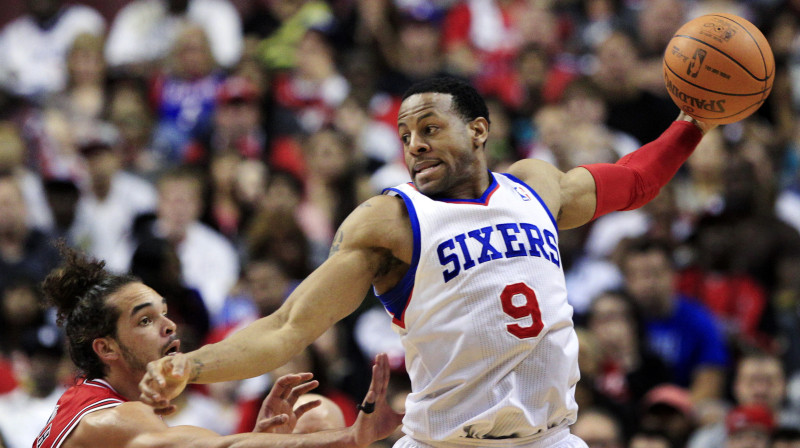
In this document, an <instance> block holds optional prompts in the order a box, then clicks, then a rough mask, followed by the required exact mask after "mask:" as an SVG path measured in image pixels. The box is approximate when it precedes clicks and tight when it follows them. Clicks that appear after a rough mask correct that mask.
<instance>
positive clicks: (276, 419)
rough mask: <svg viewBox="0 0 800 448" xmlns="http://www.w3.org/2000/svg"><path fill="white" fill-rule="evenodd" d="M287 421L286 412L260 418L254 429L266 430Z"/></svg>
mask: <svg viewBox="0 0 800 448" xmlns="http://www.w3.org/2000/svg"><path fill="white" fill-rule="evenodd" d="M287 421H289V416H288V415H286V414H278V415H275V416H272V417H270V418H265V419H261V420H259V421H258V422H257V423H256V431H258V432H260V431H266V430H267V429H269V428H272V427H273V426H279V425H282V424H284V423H286V422H287Z"/></svg>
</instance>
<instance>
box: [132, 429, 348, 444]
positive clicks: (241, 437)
mask: <svg viewBox="0 0 800 448" xmlns="http://www.w3.org/2000/svg"><path fill="white" fill-rule="evenodd" d="M187 446H191V447H193V448H273V447H274V448H356V447H359V445H358V444H357V443H356V437H355V435H354V432H353V429H352V427H350V428H342V429H335V430H331V431H322V432H316V433H312V434H264V433H244V434H235V435H230V436H220V435H216V434H214V433H213V432H211V431H206V430H204V429H202V428H197V427H193V426H177V427H173V428H169V429H168V430H166V431H161V432H158V433H148V434H142V435H140V436H138V437H136V438H135V439H133V440H132V441H130V442H129V443H128V444H126V448H145V447H147V448H184V447H187Z"/></svg>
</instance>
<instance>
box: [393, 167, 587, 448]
mask: <svg viewBox="0 0 800 448" xmlns="http://www.w3.org/2000/svg"><path fill="white" fill-rule="evenodd" d="M490 175H491V176H492V182H491V185H490V186H489V188H488V189H487V190H486V192H485V193H484V194H483V196H482V197H481V198H479V199H475V200H434V199H431V198H429V197H427V196H425V195H424V194H422V193H420V192H418V191H417V190H416V188H415V187H414V186H413V184H403V185H399V186H397V187H394V188H389V189H386V190H385V191H384V194H390V195H395V196H399V197H401V198H402V199H403V201H404V202H405V205H406V208H407V210H408V214H409V219H410V221H411V226H412V228H413V232H414V252H413V260H412V263H411V267H410V268H409V270H408V272H407V273H406V275H405V277H404V278H403V279H402V280H401V281H400V282H399V283H398V285H396V286H395V287H394V288H392V289H391V290H389V291H387V292H386V293H384V294H382V295H379V298H380V299H381V301H382V302H383V304H384V306H385V307H386V309H387V311H389V313H390V314H391V315H392V316H393V327H394V329H395V331H397V332H398V333H399V334H400V336H401V338H402V342H403V347H404V349H405V352H406V355H405V356H406V368H407V369H408V373H409V375H410V377H411V383H412V392H411V394H409V396H408V398H407V401H406V416H405V418H404V420H403V424H404V428H403V431H404V432H405V433H406V434H407V435H408V436H410V437H412V438H414V439H415V440H417V441H420V442H423V443H424V444H436V443H438V442H446V445H450V444H453V443H456V444H459V445H480V446H494V445H497V446H508V445H509V443H511V444H512V445H514V444H515V443H514V441H513V440H509V439H516V440H517V442H520V443H522V442H523V441H524V443H528V442H530V441H532V440H535V439H537V438H539V437H547V436H549V435H550V434H552V432H553V431H557V430H562V429H564V427H565V426H566V425H569V424H572V423H574V421H575V418H576V416H577V404H576V403H575V399H574V392H575V384H576V383H577V382H578V379H579V377H580V374H579V371H578V339H577V335H576V334H575V330H574V327H573V323H572V307H571V306H570V305H569V304H568V303H567V291H566V287H565V281H564V273H563V270H562V268H561V255H560V253H559V250H558V229H557V226H556V221H555V219H554V218H553V216H552V214H551V213H550V211H549V210H548V209H547V208H546V206H545V205H544V203H543V202H542V200H541V198H540V197H539V196H538V195H537V194H536V192H535V191H534V190H533V189H532V188H530V187H529V186H528V185H527V184H525V183H524V182H522V181H520V180H519V179H517V178H515V177H513V176H511V175H508V174H500V173H490ZM548 429H552V431H547V430H548ZM488 439H501V440H488Z"/></svg>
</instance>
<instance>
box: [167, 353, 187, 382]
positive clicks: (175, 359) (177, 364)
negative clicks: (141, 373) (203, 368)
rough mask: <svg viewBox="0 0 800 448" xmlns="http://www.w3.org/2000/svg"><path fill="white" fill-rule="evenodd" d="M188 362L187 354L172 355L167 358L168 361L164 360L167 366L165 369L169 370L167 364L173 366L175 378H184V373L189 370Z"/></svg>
mask: <svg viewBox="0 0 800 448" xmlns="http://www.w3.org/2000/svg"><path fill="white" fill-rule="evenodd" d="M186 362H187V360H186V357H185V356H182V355H174V356H170V357H169V358H167V359H166V361H164V366H165V367H164V369H165V370H166V371H169V370H168V369H169V367H167V366H172V372H171V374H172V376H173V378H180V379H183V375H184V373H185V372H186V371H187V370H186Z"/></svg>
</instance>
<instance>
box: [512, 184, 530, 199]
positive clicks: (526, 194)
mask: <svg viewBox="0 0 800 448" xmlns="http://www.w3.org/2000/svg"><path fill="white" fill-rule="evenodd" d="M514 191H516V192H517V194H518V195H519V197H521V198H522V200H523V201H530V200H531V194H530V192H529V191H528V190H526V189H524V188H522V187H520V186H519V185H515V186H514Z"/></svg>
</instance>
